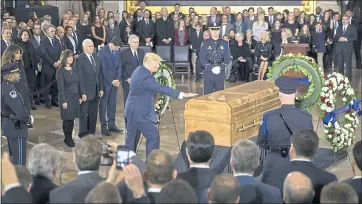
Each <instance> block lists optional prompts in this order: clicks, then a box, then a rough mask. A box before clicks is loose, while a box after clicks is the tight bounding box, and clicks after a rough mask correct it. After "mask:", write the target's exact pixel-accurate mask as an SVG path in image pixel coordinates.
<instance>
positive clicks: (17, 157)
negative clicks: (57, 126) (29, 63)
mask: <svg viewBox="0 0 362 204" xmlns="http://www.w3.org/2000/svg"><path fill="white" fill-rule="evenodd" d="M18 72H19V68H18V62H12V63H10V64H7V65H5V66H3V67H1V74H2V75H4V74H11V73H18ZM14 84H15V83H14V82H11V81H8V80H2V83H1V131H2V135H4V136H5V137H6V138H7V141H8V146H9V153H10V156H11V160H12V162H13V163H14V164H15V165H23V166H25V164H26V140H27V137H28V126H27V125H28V124H32V123H33V121H34V119H33V117H32V116H31V115H30V113H29V111H28V110H27V108H26V107H25V104H24V100H23V97H22V96H21V94H20V92H19V91H18V90H17V89H16V88H15V85H14Z"/></svg>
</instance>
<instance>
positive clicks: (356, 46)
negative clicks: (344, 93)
mask: <svg viewBox="0 0 362 204" xmlns="http://www.w3.org/2000/svg"><path fill="white" fill-rule="evenodd" d="M361 41H362V34H360V35H358V37H357V40H356V41H354V42H353V49H354V54H355V56H356V67H357V68H358V67H361V66H362V64H361Z"/></svg>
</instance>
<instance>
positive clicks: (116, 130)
mask: <svg viewBox="0 0 362 204" xmlns="http://www.w3.org/2000/svg"><path fill="white" fill-rule="evenodd" d="M109 131H110V132H116V133H122V132H123V130H121V129H119V128H117V127H113V128H109Z"/></svg>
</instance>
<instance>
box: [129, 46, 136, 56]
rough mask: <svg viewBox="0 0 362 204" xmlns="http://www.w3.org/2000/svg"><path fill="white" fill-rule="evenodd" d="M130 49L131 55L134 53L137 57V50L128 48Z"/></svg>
mask: <svg viewBox="0 0 362 204" xmlns="http://www.w3.org/2000/svg"><path fill="white" fill-rule="evenodd" d="M130 49H131V51H132V55H134V53H136V55H137V50H133V49H132V48H130ZM137 56H138V55H137Z"/></svg>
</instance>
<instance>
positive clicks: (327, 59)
mask: <svg viewBox="0 0 362 204" xmlns="http://www.w3.org/2000/svg"><path fill="white" fill-rule="evenodd" d="M326 49H327V52H326V53H324V55H323V67H324V70H330V68H331V67H332V61H333V45H332V44H331V45H327V46H326Z"/></svg>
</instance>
